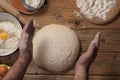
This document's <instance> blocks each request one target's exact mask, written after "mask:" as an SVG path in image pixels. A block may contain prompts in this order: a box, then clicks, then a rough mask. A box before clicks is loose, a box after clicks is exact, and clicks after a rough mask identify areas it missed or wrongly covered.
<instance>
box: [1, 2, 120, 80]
mask: <svg viewBox="0 0 120 80" xmlns="http://www.w3.org/2000/svg"><path fill="white" fill-rule="evenodd" d="M1 11H2V10H1ZM73 11H74V9H73V8H72V6H71V5H70V4H69V3H68V1H67V0H47V1H46V4H45V6H44V7H43V8H42V9H41V10H40V11H39V12H37V13H36V14H33V15H25V14H23V16H25V17H26V18H27V19H28V18H34V19H35V20H36V22H37V24H39V25H41V26H40V28H41V27H43V26H44V25H47V24H51V23H58V24H64V25H67V26H68V27H70V28H72V29H73V30H74V31H75V32H76V34H77V35H78V36H79V38H80V41H81V46H82V52H85V51H86V50H87V48H88V46H89V43H90V42H91V40H92V39H93V37H94V36H95V34H96V33H97V32H101V33H102V37H101V45H100V49H99V52H98V56H97V58H96V60H95V61H94V62H93V64H92V65H91V67H90V71H89V74H90V80H120V16H118V17H117V18H116V19H115V20H114V21H113V22H111V23H109V24H106V25H93V24H91V23H89V22H87V21H86V20H85V19H84V18H82V17H81V18H79V17H76V15H75V14H74V13H73ZM82 52H81V53H82ZM18 55H19V51H16V52H15V53H13V54H12V55H10V56H6V57H0V63H4V64H8V65H11V66H12V65H13V64H14V63H15V61H16V60H17V58H18ZM73 77H74V67H73V68H72V69H71V70H69V71H68V72H64V73H60V74H58V75H56V74H54V73H49V72H47V71H45V70H42V69H40V68H38V67H37V66H36V65H35V64H34V62H31V64H30V66H29V68H28V70H27V72H26V75H25V78H24V80H73Z"/></svg>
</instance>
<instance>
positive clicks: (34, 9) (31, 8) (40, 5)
mask: <svg viewBox="0 0 120 80" xmlns="http://www.w3.org/2000/svg"><path fill="white" fill-rule="evenodd" d="M44 3H45V0H41V2H40V3H39V6H38V7H37V8H33V7H31V6H29V5H27V4H26V3H25V0H22V4H23V6H24V7H25V8H26V9H28V10H30V11H36V10H38V9H40V8H41V7H42V6H43V4H44Z"/></svg>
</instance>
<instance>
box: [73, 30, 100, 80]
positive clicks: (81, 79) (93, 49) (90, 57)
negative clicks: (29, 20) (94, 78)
mask: <svg viewBox="0 0 120 80" xmlns="http://www.w3.org/2000/svg"><path fill="white" fill-rule="evenodd" d="M99 44H100V33H99V32H98V33H97V34H96V36H95V38H94V39H93V40H92V42H91V43H90V46H89V48H88V50H87V52H86V53H84V54H82V55H81V56H80V57H79V59H78V61H77V63H76V72H75V79H74V80H88V69H89V67H90V65H91V63H92V62H93V61H94V59H95V58H96V56H97V51H98V48H99Z"/></svg>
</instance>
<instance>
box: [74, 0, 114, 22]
mask: <svg viewBox="0 0 120 80" xmlns="http://www.w3.org/2000/svg"><path fill="white" fill-rule="evenodd" d="M115 4H116V0H76V5H77V7H78V8H80V13H82V14H84V15H85V16H86V17H87V18H88V19H93V18H95V17H98V18H100V19H102V20H106V19H107V13H108V12H110V10H111V9H112V7H113V6H114V5H115Z"/></svg>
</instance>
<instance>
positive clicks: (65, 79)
mask: <svg viewBox="0 0 120 80" xmlns="http://www.w3.org/2000/svg"><path fill="white" fill-rule="evenodd" d="M89 78H90V80H120V76H90V77H89ZM73 79H74V76H73V75H26V76H25V78H24V80H73Z"/></svg>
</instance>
